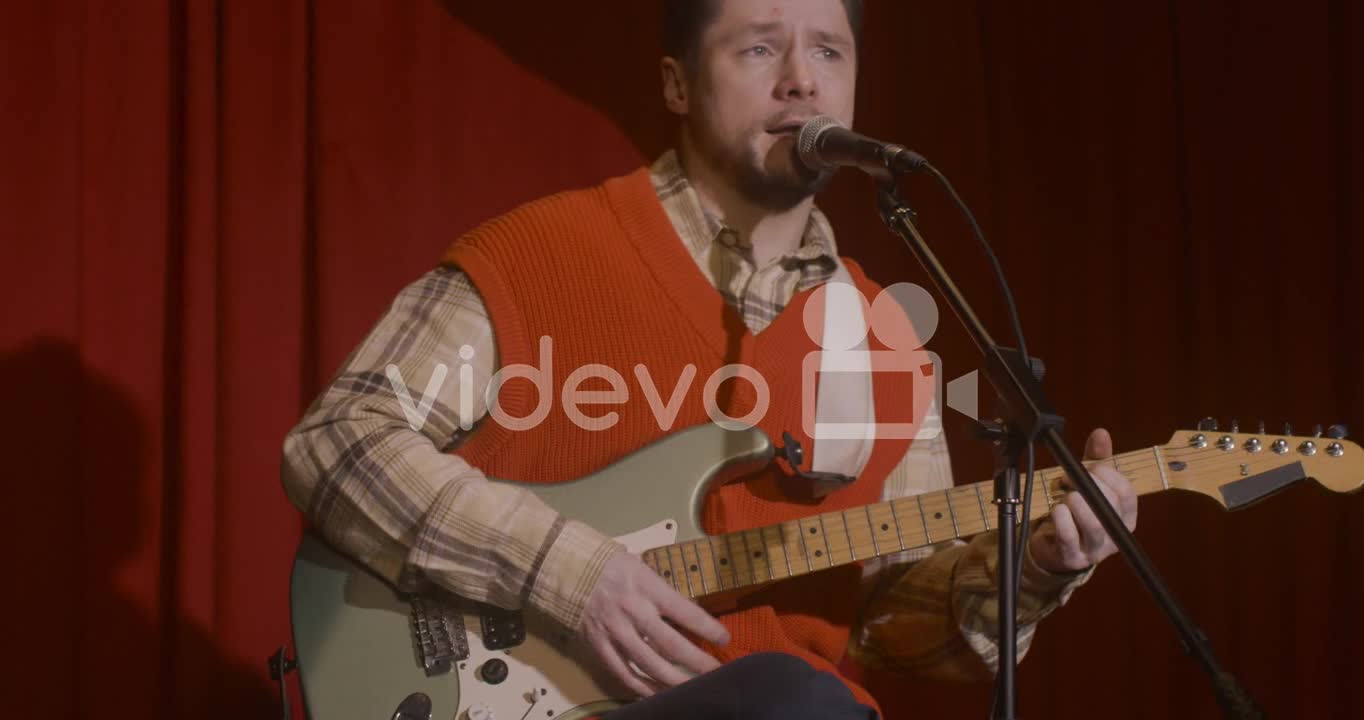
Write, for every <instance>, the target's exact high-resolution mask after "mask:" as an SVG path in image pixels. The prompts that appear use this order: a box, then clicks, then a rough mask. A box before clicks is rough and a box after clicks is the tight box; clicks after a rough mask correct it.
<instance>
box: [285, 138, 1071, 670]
mask: <svg viewBox="0 0 1364 720" xmlns="http://www.w3.org/2000/svg"><path fill="white" fill-rule="evenodd" d="M651 171H652V179H653V184H654V189H655V191H656V192H657V194H658V197H659V200H660V201H661V203H662V205H663V208H664V210H665V212H666V213H667V215H668V218H669V219H670V220H671V222H672V225H673V227H674V228H675V229H676V230H677V234H678V235H679V236H680V237H681V238H682V241H683V242H684V243H685V244H686V247H687V249H688V250H689V251H690V254H691V256H692V257H693V258H694V259H695V260H696V263H697V265H698V267H700V269H701V271H702V272H703V273H704V274H705V275H706V277H707V278H708V279H710V281H711V282H712V283H713V284H714V285H715V287H716V288H718V289H719V290H720V292H721V293H722V295H723V296H724V297H725V299H726V300H727V301H728V302H729V303H730V304H732V305H733V306H734V307H735V308H736V309H737V310H739V312H740V314H741V315H742V317H743V318H744V321H745V323H746V324H747V325H748V327H749V328H750V329H751V330H752V331H753V332H755V333H756V332H759V331H761V330H762V329H764V328H766V327H767V326H768V325H769V324H770V323H771V322H772V320H773V319H774V318H775V317H776V316H777V315H778V314H779V313H780V312H781V311H782V309H783V308H784V307H785V305H786V303H787V302H788V301H789V300H790V299H791V297H792V295H794V294H795V293H796V292H798V291H801V290H805V289H808V288H811V287H814V286H817V285H819V284H821V283H823V282H825V281H827V280H828V279H829V278H830V277H831V276H832V274H833V272H834V270H835V268H836V267H837V260H836V258H837V249H836V247H835V245H834V237H833V231H832V229H831V228H830V226H829V222H828V220H827V219H826V218H825V216H824V214H823V213H821V212H820V211H819V210H818V209H815V210H813V211H812V212H811V214H810V218H809V221H808V223H807V225H806V228H805V232H804V235H803V237H802V240H801V244H800V246H799V248H798V249H797V250H796V251H795V252H793V253H791V254H789V255H786V256H784V257H781V258H778V259H776V260H775V261H773V262H770V263H768V264H767V265H766V266H764V267H761V268H758V267H755V265H754V262H753V259H752V248H751V247H750V246H749V245H748V244H747V242H746V240H745V239H744V238H742V237H741V236H740V235H739V233H737V232H735V231H734V230H733V229H731V228H729V227H727V226H726V225H725V224H724V223H723V222H722V221H721V220H720V219H719V218H717V217H716V216H714V215H713V214H711V213H709V212H707V211H706V210H705V209H704V208H703V206H702V203H701V201H700V199H699V197H698V196H697V193H696V191H695V189H694V188H693V187H692V186H691V184H690V182H688V180H687V177H686V175H685V174H684V173H683V171H682V168H681V166H680V164H679V162H678V160H677V156H676V154H675V153H673V152H671V151H670V152H668V153H665V154H664V155H663V156H661V157H660V158H659V159H658V160H657V161H656V162H655V163H654V165H653V166H652V168H651ZM464 346H469V347H470V348H472V349H473V355H472V357H471V358H470V356H469V355H468V353H467V351H466V352H465V354H464V355H460V350H461V348H463V347H464ZM456 356H459V357H465V358H470V364H471V367H472V368H473V373H474V375H473V386H472V387H473V389H474V392H473V393H472V397H464V396H457V395H459V394H458V393H452V392H450V391H448V389H447V390H444V391H443V392H441V393H439V397H438V398H436V399H434V400H433V405H432V407H431V410H430V413H429V415H428V416H427V418H426V421H425V422H423V423H420V427H421V430H420V431H413V430H411V429H410V428H409V426H408V424H407V422H406V421H405V419H404V418H405V414H404V411H403V409H402V406H401V403H400V402H399V399H398V397H397V395H396V394H395V392H394V390H393V387H394V385H391V384H390V379H396V380H398V384H399V385H400V386H402V387H405V388H407V390H408V394H409V397H410V398H421V397H422V396H423V391H424V388H425V387H426V383H427V379H428V378H430V377H431V375H432V373H433V370H434V368H435V366H436V365H437V364H438V363H440V362H442V361H443V360H448V359H449V358H453V357H456ZM497 367H498V361H497V347H496V343H495V338H494V337H493V329H492V324H491V321H490V320H489V317H488V313H487V311H486V310H485V308H484V305H483V302H482V300H481V298H480V297H479V294H478V292H477V290H476V289H475V288H474V287H473V285H472V283H471V282H470V280H469V278H468V277H467V276H466V275H465V274H463V273H462V272H460V271H459V270H457V269H453V268H448V267H442V268H437V269H435V270H432V271H430V272H429V273H427V274H426V275H424V276H423V277H422V278H420V279H418V280H417V281H416V282H415V283H413V284H412V285H410V286H409V287H407V288H406V289H404V290H403V291H402V292H401V293H400V294H399V295H398V297H397V299H396V300H395V301H394V303H393V305H392V306H391V307H390V308H389V310H388V312H387V313H386V314H385V315H384V316H383V317H382V318H381V319H380V320H379V322H378V324H377V325H376V326H375V327H374V328H373V330H372V331H371V332H370V334H369V336H368V337H367V338H365V340H364V342H363V343H361V344H360V346H359V347H358V348H356V349H355V351H354V352H353V353H352V354H351V355H350V357H349V358H347V360H346V361H345V364H344V366H343V367H342V369H341V371H340V373H339V374H338V375H337V377H336V378H335V379H334V380H333V381H332V383H331V385H330V386H329V387H328V388H327V389H326V390H325V391H324V392H323V393H322V395H321V396H320V397H319V398H318V399H317V400H316V401H315V402H314V403H313V405H312V406H311V407H310V408H309V409H308V411H307V413H306V415H305V416H304V417H303V419H302V421H301V422H300V423H299V424H298V426H297V427H296V428H294V429H293V431H291V432H290V433H289V435H288V437H287V438H286V439H285V442H284V458H283V460H284V462H283V481H284V487H285V490H286V492H287V494H288V496H289V498H290V500H291V501H292V502H293V503H294V504H295V505H296V506H297V507H298V508H299V509H300V510H302V511H303V512H304V513H305V514H306V515H307V517H308V519H309V520H310V521H311V523H312V524H313V526H314V527H315V528H316V529H317V530H318V531H319V532H320V533H321V534H322V535H323V536H324V537H326V538H327V539H328V540H329V541H330V542H332V543H333V544H335V545H337V546H339V547H340V548H342V549H343V550H345V551H346V552H348V553H349V554H351V555H352V556H354V557H355V558H357V559H358V560H359V561H360V562H362V563H364V564H365V565H367V566H369V567H370V568H372V569H373V570H375V571H376V572H378V573H380V574H381V575H382V576H384V577H386V578H387V579H389V580H390V581H391V582H393V583H395V584H397V585H399V586H400V587H405V588H412V587H416V583H417V582H418V580H420V581H431V582H436V583H438V584H440V585H442V586H445V587H447V588H449V589H451V590H453V591H454V592H456V593H458V594H460V595H462V596H464V597H467V598H470V599H473V600H478V601H482V602H487V603H490V604H493V605H498V606H501V607H506V608H517V607H521V606H523V605H529V606H531V607H533V608H535V609H538V610H540V611H542V612H544V613H545V614H547V615H549V616H550V617H552V618H553V619H555V620H556V621H558V622H559V623H560V624H562V625H563V626H565V627H566V628H569V629H573V630H576V629H577V628H578V626H579V623H580V620H581V617H582V612H583V608H584V606H585V605H586V603H587V598H588V595H589V594H590V592H591V589H592V588H593V586H594V585H595V580H596V577H597V575H599V574H600V572H601V568H602V566H603V564H604V562H605V560H606V558H607V557H608V556H609V555H610V554H611V553H612V552H614V551H615V550H616V549H617V548H618V547H619V546H618V544H616V543H615V542H614V541H613V540H611V539H610V538H608V537H606V536H604V535H602V534H601V533H599V532H598V531H596V530H594V529H593V528H591V527H588V526H587V525H584V524H582V523H579V522H576V521H572V520H567V519H565V518H562V517H560V516H559V515H558V514H557V513H556V512H555V511H553V510H552V509H550V508H549V507H548V506H547V505H545V504H544V503H543V502H541V501H540V500H539V499H538V498H537V497H535V496H534V495H532V494H531V493H529V492H526V491H524V490H521V489H518V488H515V487H512V486H508V485H502V484H495V483H490V482H487V479H486V477H485V476H484V474H483V473H482V472H481V471H479V469H478V468H475V467H472V466H471V465H469V464H468V463H467V462H465V461H464V460H463V459H462V458H460V457H459V456H457V455H454V454H451V453H450V452H449V450H451V449H453V448H455V447H457V446H458V445H459V444H460V443H461V442H462V441H463V440H464V439H465V438H467V437H468V435H469V433H470V432H474V431H476V430H477V428H476V425H477V423H478V422H479V421H480V420H481V419H482V418H484V417H485V415H486V414H487V407H486V404H485V397H484V389H485V388H486V387H487V384H488V382H489V379H490V378H491V376H492V374H493V373H494V372H495V371H496V369H497ZM925 427H930V428H940V418H939V417H938V416H937V415H936V411H933V413H932V415H931V416H930V417H929V418H928V419H927V420H926V421H925ZM951 485H952V475H951V467H950V463H949V461H948V455H947V442H946V438H945V436H944V435H943V434H942V433H941V432H938V433H936V434H935V435H934V436H933V437H931V438H926V439H920V440H918V441H916V442H915V443H914V444H913V446H912V447H911V449H910V450H909V452H908V453H907V454H906V455H905V457H904V459H903V460H902V461H901V462H900V463H899V465H898V466H897V467H896V469H895V470H894V471H893V472H892V473H891V474H890V476H889V477H888V478H887V480H886V483H885V495H886V497H887V498H892V497H899V496H904V495H912V494H918V493H924V492H929V491H932V490H942V489H945V488H948V487H951ZM437 529H438V530H439V531H440V532H434V531H435V530H437ZM436 536H444V537H461V538H470V539H471V542H470V543H469V544H468V545H466V546H464V547H460V548H457V549H456V548H449V547H446V546H443V545H436V544H434V543H427V542H424V541H423V539H424V538H428V537H436ZM995 537H996V536H995V535H994V533H987V534H985V535H981V536H978V537H976V538H975V539H974V540H972V541H971V542H970V543H969V544H968V543H964V542H962V541H954V542H952V543H945V544H943V545H940V546H936V547H934V548H927V549H922V550H919V551H910V552H908V553H904V554H902V555H900V556H898V557H890V558H885V559H883V560H881V561H877V562H875V563H873V564H872V565H871V566H870V567H869V568H868V569H869V573H868V582H867V583H866V585H865V587H864V588H863V590H864V591H866V592H869V593H870V602H869V603H868V604H867V606H866V612H865V614H864V617H863V620H862V622H861V623H860V624H859V627H858V628H857V630H856V631H855V633H854V635H853V642H852V643H851V646H850V650H851V651H852V653H853V654H854V656H855V657H857V658H858V659H859V660H861V661H863V662H864V663H866V664H868V665H873V666H885V667H894V668H900V669H911V670H915V671H918V672H920V673H922V674H927V675H938V676H961V677H964V676H978V675H979V674H980V673H981V670H982V668H992V667H993V666H994V664H995V662H996V658H997V651H996V647H995V642H994V634H995V628H996V627H997V624H996V616H995V614H994V607H995V606H994V598H995V592H996V591H995V583H994V577H993V566H994V565H993V559H994V553H995V542H996V540H995ZM1087 577H1088V575H1087V574H1082V575H1080V576H1054V575H1051V574H1049V573H1047V572H1046V571H1045V570H1042V569H1041V568H1039V567H1037V565H1036V564H1035V563H1033V562H1032V560H1031V556H1028V557H1026V558H1025V561H1024V581H1023V594H1022V597H1020V602H1019V607H1020V638H1019V650H1020V656H1021V654H1022V653H1023V652H1025V651H1026V649H1027V647H1028V644H1029V641H1030V639H1031V637H1032V633H1033V629H1034V626H1035V623H1036V622H1037V621H1038V620H1040V619H1041V617H1043V616H1045V615H1046V614H1047V613H1049V612H1051V611H1052V610H1053V609H1055V608H1056V607H1057V606H1059V605H1060V604H1061V603H1063V602H1064V601H1065V598H1066V597H1067V596H1068V595H1069V593H1070V592H1071V591H1072V590H1073V589H1074V587H1075V586H1076V585H1078V584H1080V583H1082V582H1083V581H1084V579H1085V578H1087ZM905 627H912V632H910V633H909V634H908V636H905V633H903V632H902V630H903V628H905Z"/></svg>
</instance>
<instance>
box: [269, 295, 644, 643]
mask: <svg viewBox="0 0 1364 720" xmlns="http://www.w3.org/2000/svg"><path fill="white" fill-rule="evenodd" d="M471 351H472V354H471ZM461 353H463V354H461ZM466 364H467V365H469V366H470V367H471V368H472V369H473V382H472V384H471V385H466V386H464V387H469V388H471V389H473V392H472V393H463V392H461V382H460V380H459V379H458V378H459V375H460V373H459V371H458V368H459V367H460V366H462V365H466ZM441 365H445V366H446V373H445V375H444V378H443V379H444V382H442V381H441V380H442V377H441V375H440V373H439V371H438V368H439V367H440V366H441ZM496 365H497V355H496V346H495V342H494V338H493V334H492V325H491V322H490V321H489V319H488V314H487V311H486V309H485V308H484V306H483V301H482V299H481V298H480V297H479V295H478V293H477V291H476V290H475V288H474V287H473V285H472V283H471V282H470V281H469V279H468V276H467V275H465V274H464V273H462V272H460V271H458V270H456V269H452V268H438V269H436V270H433V271H431V272H429V273H427V274H426V275H425V276H423V277H422V278H420V279H419V280H418V281H417V282H415V283H413V284H412V285H410V286H408V287H407V288H405V289H404V290H403V291H402V292H401V293H400V294H399V295H398V297H397V299H396V300H395V301H394V303H393V305H392V307H391V308H390V309H389V310H388V312H387V313H386V314H385V315H384V317H383V318H382V319H380V321H379V322H378V324H377V325H376V326H375V327H374V329H373V330H372V331H371V332H370V334H369V336H368V337H367V338H366V339H365V340H364V342H363V343H362V344H361V345H360V346H359V347H358V348H356V350H355V351H354V352H353V353H351V355H350V357H349V358H347V360H346V361H345V364H344V365H343V367H342V369H341V371H340V372H339V374H338V375H337V377H336V378H335V379H334V380H333V381H332V382H331V385H330V386H329V387H327V388H326V390H325V391H324V392H323V393H322V395H321V396H320V397H319V398H318V399H317V400H316V401H315V402H314V403H313V405H312V406H311V407H310V408H309V409H308V411H307V413H306V414H305V416H304V417H303V419H302V421H301V422H300V423H299V424H298V426H297V427H295V428H294V429H293V430H292V431H291V432H290V433H289V435H288V436H287V438H286V439H285V442H284V453H283V467H282V477H283V483H284V488H285V491H286V493H287V495H288V496H289V499H290V500H291V501H292V502H293V503H294V505H296V506H297V507H298V508H299V509H300V510H301V511H302V512H303V513H304V514H305V515H306V516H307V518H308V520H309V521H310V522H311V523H312V525H313V526H314V528H315V529H316V530H317V531H318V532H320V533H321V535H322V536H323V537H325V538H326V539H327V540H328V541H329V542H331V543H332V544H334V545H336V546H338V547H339V548H340V549H341V550H343V551H345V552H347V553H349V554H350V555H351V556H352V557H354V558H356V559H357V560H358V561H360V562H361V563H363V564H365V565H366V566H368V567H370V568H371V569H372V570H374V571H375V572H377V573H379V574H380V575H381V576H383V577H385V578H387V579H388V580H389V581H390V582H393V583H395V584H396V585H398V587H400V588H401V589H404V590H413V589H417V588H419V587H421V586H422V584H423V583H426V582H434V583H436V584H438V585H441V586H443V587H445V588H448V589H450V590H452V591H454V592H455V593H458V594H459V595H461V596H464V597H466V598H469V599H471V600H477V601H481V602H487V603H489V604H492V605H497V606H500V607H504V608H522V607H527V606H529V607H531V608H534V609H538V610H541V611H543V612H544V613H545V614H547V615H549V616H550V617H551V618H553V619H554V620H556V621H558V622H559V623H560V624H561V625H563V626H564V627H565V628H567V629H569V630H573V631H576V630H577V629H578V624H579V622H580V620H581V617H582V611H583V607H584V605H586V603H587V596H588V595H589V594H590V592H591V590H592V588H593V586H594V585H595V584H596V581H597V578H598V577H599V576H600V574H601V570H602V567H603V566H604V564H605V562H606V560H607V558H608V557H609V556H610V555H611V554H612V553H613V552H615V551H616V550H617V549H619V548H620V547H621V546H620V545H619V544H618V543H616V542H615V541H613V540H611V539H610V538H608V537H606V536H604V535H602V534H601V533H599V532H597V531H596V530H594V529H592V528H590V527H588V526H586V525H584V524H582V523H579V522H576V521H572V520H567V519H565V518H564V517H562V516H560V515H558V514H557V513H556V512H555V511H553V510H552V509H551V508H549V506H547V505H545V504H544V503H543V502H541V501H540V500H539V499H538V498H537V497H535V496H534V495H533V494H531V493H529V492H526V491H525V490H522V489H520V488H516V487H512V486H509V485H503V484H500V483H492V482H489V481H488V479H487V478H486V476H484V474H483V473H482V472H481V471H480V470H479V469H478V468H475V467H473V466H471V465H469V464H468V463H467V462H465V461H464V460H463V459H461V458H460V457H458V456H457V455H453V454H450V453H449V451H450V450H451V449H453V448H455V447H457V446H458V445H459V444H460V443H461V442H462V441H463V440H464V439H466V438H467V436H468V435H469V433H470V432H477V428H476V424H477V423H478V422H479V420H481V419H482V418H483V417H484V416H485V415H486V414H487V407H486V404H485V401H484V391H485V389H486V387H487V385H488V382H489V378H490V377H491V376H492V373H493V372H494V369H495V368H496ZM428 393H429V395H428ZM404 395H405V397H404ZM431 396H434V397H431ZM428 401H429V402H430V405H429V412H427V413H426V414H425V416H424V417H423V415H422V411H423V410H426V409H427V406H426V403H427V402H428Z"/></svg>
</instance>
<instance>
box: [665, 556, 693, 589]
mask: <svg viewBox="0 0 1364 720" xmlns="http://www.w3.org/2000/svg"><path fill="white" fill-rule="evenodd" d="M668 565H669V566H670V567H671V568H672V571H673V575H674V576H677V575H681V576H682V577H683V578H685V579H686V581H687V596H688V597H692V598H694V597H696V590H695V589H693V588H692V585H691V573H689V572H687V558H686V557H684V556H683V554H682V548H681V546H678V545H669V546H668ZM679 567H680V568H682V572H681V573H679V572H678V571H677V568H679ZM679 589H681V588H679Z"/></svg>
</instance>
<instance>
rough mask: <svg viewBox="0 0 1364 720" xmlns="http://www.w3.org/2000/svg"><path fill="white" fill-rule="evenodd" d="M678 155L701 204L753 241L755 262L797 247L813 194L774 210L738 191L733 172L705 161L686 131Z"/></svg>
mask: <svg viewBox="0 0 1364 720" xmlns="http://www.w3.org/2000/svg"><path fill="white" fill-rule="evenodd" d="M677 156H678V162H680V163H681V165H682V171H683V172H684V173H686V175H687V180H688V182H690V183H691V185H692V187H693V188H694V189H695V190H696V194H697V197H699V198H700V200H701V205H702V207H704V208H705V209H706V210H707V211H708V212H711V213H714V214H715V215H716V216H717V217H719V218H720V219H721V221H722V222H724V223H725V225H727V226H729V227H731V228H733V229H734V230H735V231H737V232H738V233H739V235H740V238H741V239H743V240H747V241H748V243H749V244H750V245H752V247H753V262H754V264H755V265H757V266H758V267H763V266H765V265H767V264H768V263H770V262H772V261H774V260H776V259H777V258H780V257H782V256H783V255H787V254H789V253H793V252H795V251H796V250H797V249H798V248H799V247H800V242H801V238H802V237H804V235H805V226H806V224H807V223H808V222H809V220H810V212H811V210H813V209H814V198H812V197H807V198H805V199H804V200H802V201H800V203H799V204H797V205H796V206H794V207H792V208H790V209H787V210H773V209H772V208H768V207H764V206H762V205H758V204H756V203H753V202H751V201H750V200H749V199H748V198H746V197H744V194H743V193H742V192H740V191H739V189H738V187H737V185H736V183H735V179H734V178H733V177H732V173H731V172H726V171H724V170H723V169H721V168H716V167H714V166H713V165H712V164H711V163H709V162H707V161H706V159H705V157H704V156H703V155H702V154H701V153H700V152H698V151H697V149H696V146H695V143H694V142H693V141H692V140H691V138H690V136H689V134H688V133H686V132H683V134H682V142H681V145H680V146H679V148H678V153H677Z"/></svg>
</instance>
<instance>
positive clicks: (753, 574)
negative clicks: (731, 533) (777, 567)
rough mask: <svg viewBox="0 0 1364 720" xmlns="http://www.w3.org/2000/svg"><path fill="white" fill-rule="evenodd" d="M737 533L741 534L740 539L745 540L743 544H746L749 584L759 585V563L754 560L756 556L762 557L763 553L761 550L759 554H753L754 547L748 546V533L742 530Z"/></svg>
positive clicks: (745, 556)
mask: <svg viewBox="0 0 1364 720" xmlns="http://www.w3.org/2000/svg"><path fill="white" fill-rule="evenodd" d="M735 534H736V535H738V536H739V540H740V541H741V542H743V544H744V559H745V560H746V561H747V562H748V575H749V584H751V585H757V584H758V565H757V563H755V562H753V560H754V559H756V558H760V557H762V553H761V552H759V553H758V554H757V555H753V554H752V553H753V550H752V548H750V547H748V535H746V534H744V533H742V532H739V533H735Z"/></svg>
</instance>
